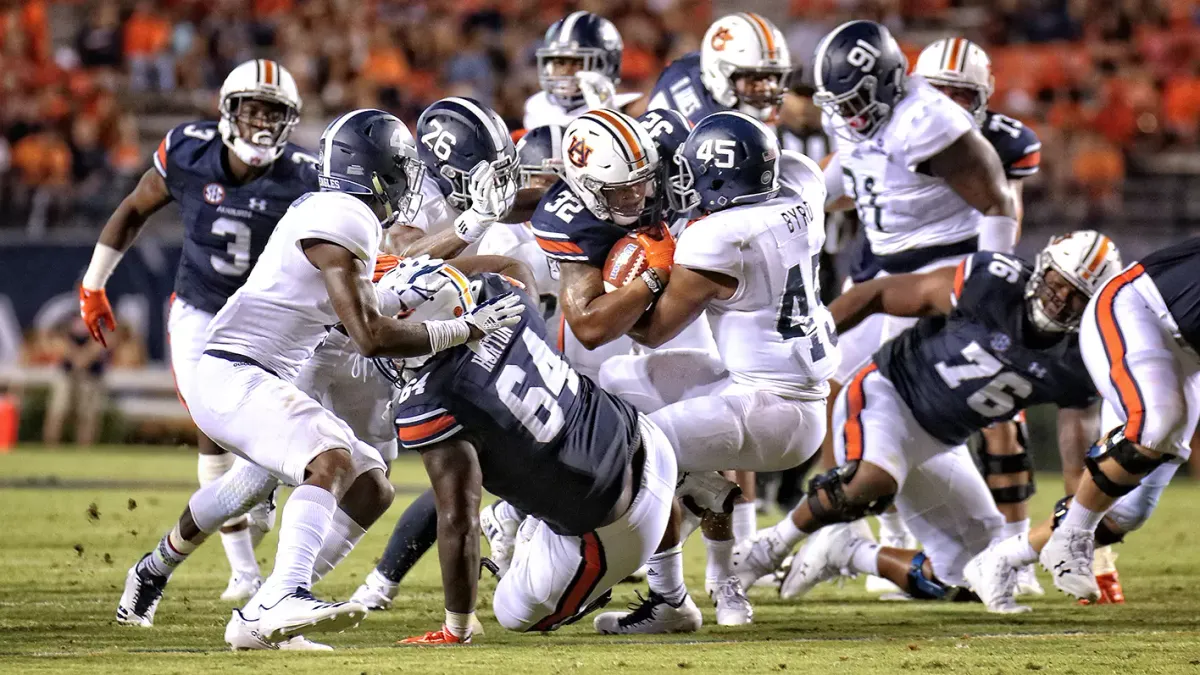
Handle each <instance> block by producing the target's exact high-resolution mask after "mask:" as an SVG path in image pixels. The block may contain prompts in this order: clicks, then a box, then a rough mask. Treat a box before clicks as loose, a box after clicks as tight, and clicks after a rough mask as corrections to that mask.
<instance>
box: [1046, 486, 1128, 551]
mask: <svg viewBox="0 0 1200 675" xmlns="http://www.w3.org/2000/svg"><path fill="white" fill-rule="evenodd" d="M1070 505H1071V498H1070V497H1063V498H1062V499H1060V500H1058V501H1057V502H1055V504H1054V517H1053V519H1052V520H1051V523H1050V527H1051V529H1058V524H1059V523H1061V522H1062V519H1063V518H1064V517H1065V516H1066V515H1067V507H1069V506H1070ZM1107 521H1108V518H1102V519H1101V520H1100V524H1099V525H1097V526H1096V546H1112V545H1113V544H1119V543H1121V542H1122V541H1123V540H1124V539H1125V533H1124V532H1118V531H1117V530H1114V529H1112V528H1111V527H1109V526H1108V522H1107Z"/></svg>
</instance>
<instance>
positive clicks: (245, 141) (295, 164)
mask: <svg viewBox="0 0 1200 675" xmlns="http://www.w3.org/2000/svg"><path fill="white" fill-rule="evenodd" d="M220 101H221V102H220V113H221V116H220V120H219V121H217V122H190V123H187V124H181V125H179V126H177V127H175V128H174V129H172V130H171V131H169V132H167V135H166V137H164V138H163V140H162V142H161V143H159V145H158V149H157V150H156V151H155V153H154V158H153V164H154V166H153V168H151V169H149V170H147V171H146V173H145V174H144V175H143V176H142V178H141V180H140V181H139V182H138V185H137V187H136V188H135V189H134V191H133V192H132V193H130V194H129V195H128V196H127V197H125V199H124V200H122V202H121V204H120V205H119V206H118V207H117V210H116V211H115V212H113V215H112V216H111V217H110V218H109V220H108V223H107V224H106V225H105V226H104V229H103V230H102V231H101V232H100V240H99V242H98V243H97V244H96V250H95V252H94V253H93V254H92V261H91V264H90V265H89V266H88V269H87V272H85V273H84V276H83V282H82V284H80V287H79V304H80V311H81V313H82V314H83V319H84V321H85V322H87V325H88V328H89V330H90V331H91V333H92V336H93V337H94V338H95V339H96V340H98V341H100V342H101V343H103V342H104V332H103V330H102V326H103V327H107V329H108V330H113V329H114V328H115V327H116V323H115V319H114V317H113V313H112V307H111V306H110V305H109V302H108V297H107V296H106V295H105V292H104V286H105V284H106V282H107V281H108V278H109V277H110V276H111V275H112V273H113V271H114V270H115V269H116V267H117V264H118V263H119V262H120V260H121V257H122V256H123V255H124V254H125V252H126V251H128V250H129V248H130V247H131V246H132V245H133V242H134V240H135V239H136V238H137V236H138V234H139V233H140V232H141V230H142V227H143V226H144V225H145V224H146V220H147V219H149V217H150V216H151V215H153V214H154V213H155V212H157V211H158V210H160V209H162V208H163V207H164V206H166V205H167V204H168V203H170V202H172V201H174V202H178V203H179V209H180V216H181V217H182V219H183V224H184V243H183V255H182V258H181V259H180V263H179V270H178V273H177V274H176V276H175V293H174V294H173V295H172V299H171V309H170V315H169V318H168V324H167V331H168V335H169V337H170V345H171V370H172V373H173V374H174V376H175V386H176V390H177V391H178V394H179V399H180V401H182V402H183V404H184V405H185V406H187V405H189V404H190V401H191V399H192V397H193V396H194V395H195V394H194V392H193V389H194V386H195V377H194V376H193V372H194V371H195V369H196V363H197V361H199V360H200V353H201V352H202V351H203V350H204V341H205V330H206V329H207V328H208V323H209V321H211V320H212V318H213V315H214V314H216V312H217V310H219V309H221V307H222V306H223V305H224V304H225V301H226V300H227V299H228V298H229V296H230V295H232V294H233V292H234V291H236V290H237V289H238V288H239V287H240V286H241V285H242V284H243V283H245V281H246V277H247V276H248V275H249V274H250V270H251V269H253V267H254V265H255V263H257V262H258V257H259V255H260V254H261V253H262V251H263V249H264V247H265V246H266V245H267V239H268V238H269V237H270V236H271V232H272V231H274V229H275V225H276V223H277V222H278V221H279V219H280V218H281V217H282V216H283V214H284V212H285V211H286V210H287V208H288V206H289V205H290V204H291V203H292V202H293V201H295V200H296V199H297V198H298V197H300V195H303V194H304V193H306V192H310V191H312V190H315V189H316V187H317V175H316V169H315V161H316V160H315V159H314V158H313V157H312V156H311V155H309V154H307V153H306V152H305V151H304V150H303V149H302V148H300V147H298V146H296V145H294V144H292V143H289V142H288V138H289V136H290V135H291V132H292V128H293V127H295V125H296V123H297V122H298V121H299V120H300V95H299V93H297V90H296V82H295V80H293V79H292V75H291V73H289V72H288V71H287V70H286V69H284V68H283V67H282V66H280V65H279V64H278V63H276V62H274V61H270V60H267V59H256V60H254V61H247V62H246V63H243V64H241V65H239V66H238V67H237V68H234V69H233V71H232V72H230V73H229V76H228V77H226V78H225V82H224V84H222V85H221V94H220ZM198 440H199V445H200V457H199V462H198V464H197V474H198V476H199V479H200V484H201V485H202V486H203V485H207V484H209V483H211V482H212V481H214V480H216V479H218V478H220V477H221V475H222V474H224V473H225V472H226V471H228V470H229V468H230V467H231V466H232V465H233V462H234V456H233V455H231V454H229V453H227V452H226V451H224V450H223V449H221V448H220V447H219V446H218V445H216V444H215V443H213V442H212V441H211V440H210V439H209V438H208V437H207V436H205V435H204V434H203V433H200V434H199V435H198ZM273 509H274V507H273V505H272V503H271V501H270V500H268V501H267V502H264V503H263V504H262V505H260V506H259V507H257V508H256V509H254V510H253V511H251V516H252V517H253V527H251V518H250V517H245V516H242V517H238V518H236V519H234V520H231V521H230V522H228V523H225V525H224V526H223V527H222V529H221V542H222V543H223V544H224V547H225V556H226V558H228V560H229V566H230V568H231V570H232V573H231V575H230V578H229V584H228V586H227V587H226V589H225V591H224V592H223V593H222V594H221V599H222V600H233V601H245V600H246V599H248V598H249V597H250V596H251V595H253V594H254V592H255V591H256V590H258V586H259V584H261V583H262V577H261V576H260V575H259V570H258V562H257V561H256V560H255V557H254V545H255V544H256V543H257V540H258V539H261V538H262V534H264V533H265V532H266V531H267V530H269V529H270V527H271V525H270V523H271V522H272V521H273V519H274V512H273Z"/></svg>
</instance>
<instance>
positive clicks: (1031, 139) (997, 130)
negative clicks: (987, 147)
mask: <svg viewBox="0 0 1200 675" xmlns="http://www.w3.org/2000/svg"><path fill="white" fill-rule="evenodd" d="M982 131H983V137H984V138H986V139H987V140H988V142H989V143H991V144H992V147H994V148H995V149H996V154H997V155H999V156H1000V163H1001V164H1003V165H1004V173H1005V174H1006V175H1007V176H1008V177H1009V178H1024V177H1026V176H1032V175H1033V174H1035V173H1037V171H1038V167H1039V166H1040V165H1041V161H1042V153H1041V150H1042V142H1041V141H1040V140H1039V139H1038V137H1037V134H1036V133H1034V131H1033V129H1030V128H1029V127H1027V126H1025V125H1024V124H1022V123H1021V122H1020V121H1019V120H1016V119H1013V118H1011V117H1009V116H1007V115H1001V114H1000V113H996V112H991V111H989V112H988V114H987V118H986V119H984V121H983V129H982Z"/></svg>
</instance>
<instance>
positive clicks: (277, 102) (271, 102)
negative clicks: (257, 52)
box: [217, 59, 301, 166]
mask: <svg viewBox="0 0 1200 675" xmlns="http://www.w3.org/2000/svg"><path fill="white" fill-rule="evenodd" d="M245 101H261V102H263V103H266V104H267V105H268V106H270V107H271V108H272V109H269V110H266V111H261V112H262V114H258V115H256V116H254V117H247V118H246V119H241V120H239V116H241V115H243V113H244V112H246V111H243V110H242V103H243V102H245ZM300 105H301V102H300V92H299V90H297V89H296V80H295V79H293V78H292V74H291V73H289V72H288V71H287V69H286V68H284V67H283V66H281V65H279V63H277V62H275V61H271V60H270V59H254V60H253V61H247V62H245V63H243V64H241V65H240V66H238V67H237V68H234V69H233V71H232V72H230V73H229V76H228V77H226V78H225V83H224V84H222V85H221V108H220V110H221V120H220V122H218V123H217V129H218V130H219V131H220V132H221V140H222V141H224V142H225V146H226V147H228V148H229V149H230V150H231V151H232V152H233V154H235V155H237V158H238V159H240V160H242V161H243V162H245V163H246V164H249V165H250V166H266V165H268V164H270V163H272V162H274V161H275V160H276V159H278V158H279V156H280V155H281V154H283V148H284V146H285V145H286V144H287V140H288V136H290V135H291V134H292V128H293V127H295V126H296V123H297V122H299V121H300ZM239 121H240V122H241V125H239V124H238V123H239ZM243 126H244V127H247V128H249V129H251V130H252V131H251V132H250V136H249V137H248V138H243V136H242V134H243V129H242V127H243Z"/></svg>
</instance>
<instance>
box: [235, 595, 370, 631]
mask: <svg viewBox="0 0 1200 675" xmlns="http://www.w3.org/2000/svg"><path fill="white" fill-rule="evenodd" d="M254 613H255V614H257V617H256V618H249V617H246V613H245V612H242V617H243V618H244V619H246V620H248V621H250V622H252V623H255V624H257V628H258V632H259V634H261V635H262V639H264V640H266V641H267V642H283V641H284V640H288V639H290V638H292V637H294V636H296V635H300V634H302V633H340V632H342V631H344V630H346V629H348V628H354V627H355V626H357V625H358V624H359V623H361V622H362V620H363V619H364V618H366V616H367V608H366V607H365V606H363V605H362V604H361V603H358V602H349V601H348V602H324V601H322V600H317V599H316V598H314V597H313V595H312V592H310V591H309V590H308V589H307V588H303V587H297V588H296V589H295V590H294V591H292V592H291V593H288V594H287V595H285V596H283V597H282V598H280V599H279V600H277V601H276V602H275V603H274V604H272V605H271V606H270V607H264V606H262V605H261V604H260V605H258V606H257V607H256V608H255V610H254Z"/></svg>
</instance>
